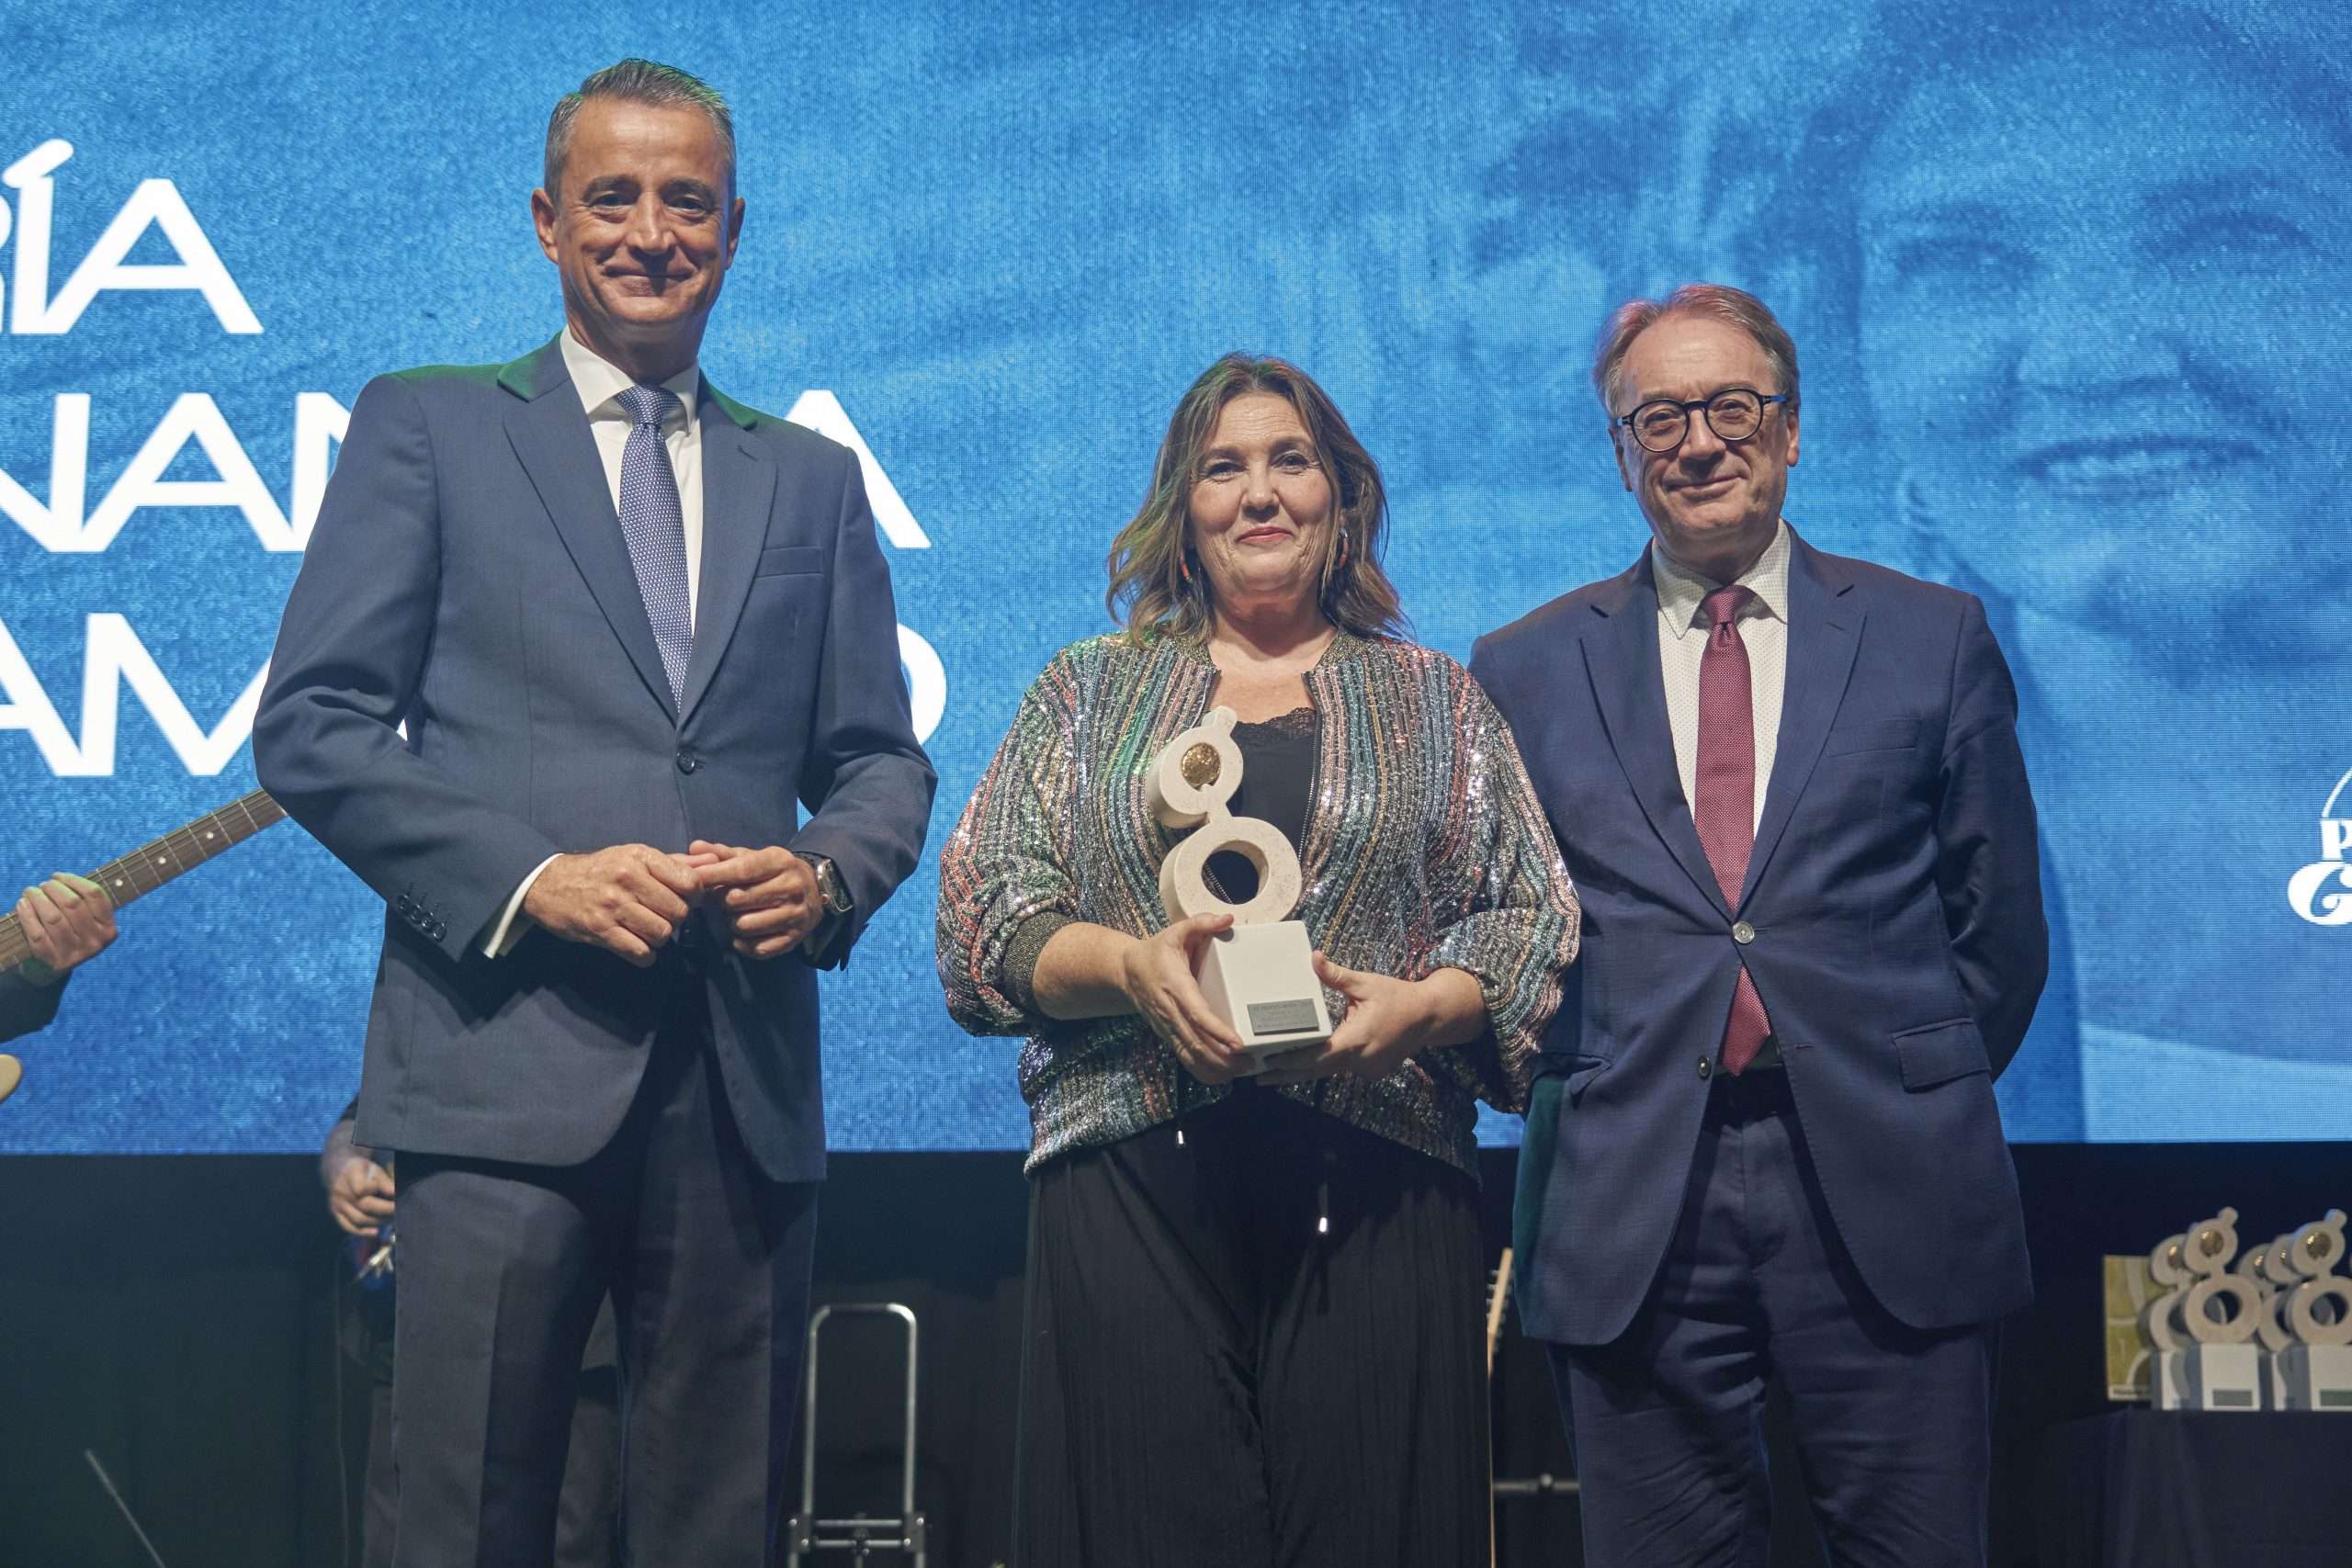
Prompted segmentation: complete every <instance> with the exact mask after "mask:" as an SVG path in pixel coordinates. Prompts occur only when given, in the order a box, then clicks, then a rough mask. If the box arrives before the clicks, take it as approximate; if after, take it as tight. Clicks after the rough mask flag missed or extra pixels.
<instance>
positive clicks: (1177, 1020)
mask: <svg viewBox="0 0 2352 1568" xmlns="http://www.w3.org/2000/svg"><path fill="white" fill-rule="evenodd" d="M1232 924H1233V917H1232V916H1231V915H1194V916H1193V918H1192V919H1189V920H1178V921H1177V922H1176V923H1175V924H1173V925H1171V926H1170V927H1168V928H1167V929H1166V930H1165V931H1160V932H1159V934H1158V935H1157V936H1150V937H1144V938H1140V939H1138V940H1136V942H1134V943H1133V944H1132V945H1130V946H1129V947H1128V948H1127V949H1126V951H1125V953H1124V954H1123V955H1122V957H1121V959H1120V962H1119V988H1120V989H1121V990H1123V991H1125V993H1126V995H1127V1000H1128V1001H1130V1002H1132V1003H1133V1004H1134V1005H1135V1010H1136V1011H1137V1012H1139V1013H1141V1014H1142V1015H1143V1021H1145V1022H1146V1023H1148V1024H1149V1025H1151V1032H1153V1033H1154V1034H1157V1035H1159V1037H1160V1038H1161V1039H1162V1040H1165V1041H1166V1042H1168V1044H1169V1047H1170V1049H1171V1050H1173V1051H1174V1052H1175V1053H1176V1059H1177V1060H1178V1061H1180V1062H1182V1063H1183V1064H1184V1070H1185V1071H1186V1072H1188V1073H1190V1074H1192V1075H1193V1077H1196V1078H1198V1079H1200V1080H1201V1081H1202V1082H1203V1083H1230V1082H1231V1081H1232V1080H1234V1079H1235V1078H1238V1077H1248V1076H1249V1074H1250V1062H1249V1059H1248V1058H1247V1057H1245V1056H1244V1055H1242V1054H1241V1039H1240V1036H1238V1035H1237V1034H1235V1033H1234V1032H1233V1029H1232V1026H1231V1025H1229V1024H1227V1023H1226V1022H1225V1021H1223V1020H1221V1019H1219V1018H1218V1017H1217V1016H1216V1013H1214V1012H1212V1011H1210V1010H1209V999H1208V998H1206V997H1204V996H1203V995H1202V994H1201V984H1200V982H1199V981H1198V980H1196V979H1194V978H1193V958H1194V956H1195V955H1196V954H1198V953H1199V952H1200V950H1201V944H1202V943H1203V942H1207V941H1209V940H1210V939H1212V938H1213V937H1215V936H1216V933H1217V932H1219V931H1224V930H1225V929H1226V928H1227V927H1228V926H1230V925H1232Z"/></svg>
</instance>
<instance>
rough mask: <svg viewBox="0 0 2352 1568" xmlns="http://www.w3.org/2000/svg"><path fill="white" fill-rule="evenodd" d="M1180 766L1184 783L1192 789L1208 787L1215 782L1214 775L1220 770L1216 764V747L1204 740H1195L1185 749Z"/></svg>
mask: <svg viewBox="0 0 2352 1568" xmlns="http://www.w3.org/2000/svg"><path fill="white" fill-rule="evenodd" d="M1182 768H1183V772H1184V782H1185V783H1186V784H1191V785H1192V786H1193V788H1194V789H1206V788H1208V786H1209V785H1211V784H1215V783H1216V775H1217V773H1219V771H1220V770H1219V768H1218V766H1217V756H1216V747H1214V746H1212V745H1210V744H1209V743H1208V742H1207V741H1205V740H1203V741H1199V742H1196V743H1195V744H1194V745H1193V746H1192V747H1190V748H1188V749H1187V750H1185V752H1184V761H1183V762H1182Z"/></svg>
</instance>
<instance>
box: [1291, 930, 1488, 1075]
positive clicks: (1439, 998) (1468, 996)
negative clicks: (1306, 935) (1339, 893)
mask: <svg viewBox="0 0 2352 1568" xmlns="http://www.w3.org/2000/svg"><path fill="white" fill-rule="evenodd" d="M1315 974H1316V977H1317V978H1318V979H1320V980H1321V981H1322V982H1323V983H1324V984H1325V985H1326V986H1329V987H1331V989H1333V990H1335V991H1337V992H1339V993H1340V995H1341V996H1342V997H1345V998H1347V1002H1348V1008H1347V1011H1346V1013H1345V1014H1344V1015H1342V1016H1341V1018H1340V1021H1339V1023H1338V1025H1337V1026H1336V1027H1335V1028H1333V1030H1332V1031H1331V1038H1330V1039H1329V1040H1326V1041H1325V1042H1323V1043H1321V1044H1320V1045H1308V1046H1304V1047H1302V1048H1301V1049H1299V1050H1296V1051H1285V1052H1283V1054H1282V1055H1279V1056H1273V1057H1270V1058H1269V1059H1268V1060H1267V1063H1266V1070H1265V1071H1264V1072H1263V1073H1261V1074H1260V1075H1259V1077H1258V1081H1259V1082H1260V1083H1263V1084H1272V1085H1281V1084H1298V1083H1311V1082H1313V1081H1314V1080H1315V1079H1317V1078H1328V1077H1340V1076H1342V1075H1346V1076H1349V1077H1360V1078H1385V1077H1387V1076H1388V1075H1389V1074H1391V1073H1393V1072H1395V1071H1396V1070H1397V1068H1398V1067H1400V1066H1403V1065H1404V1062H1405V1058H1406V1057H1408V1056H1410V1055H1413V1054H1414V1053H1415V1052H1417V1051H1427V1050H1433V1049H1435V1048H1437V1047H1439V1046H1442V1045H1458V1044H1461V1043H1463V1042H1464V1041H1467V1040H1475V1039H1476V1038H1477V1036H1478V1032H1479V1031H1480V1030H1481V1029H1483V1028H1484V1027H1485V1025H1486V998H1485V997H1484V996H1483V995H1482V994H1481V993H1480V992H1479V989H1478V982H1477V981H1476V980H1474V979H1472V978H1471V977H1470V976H1468V975H1465V974H1464V973H1463V972H1462V971H1461V970H1459V969H1440V970H1438V971H1436V972H1435V973H1433V974H1431V975H1430V976H1429V978H1427V979H1425V980H1397V979H1391V978H1390V977H1389V976H1385V975H1374V974H1368V973H1366V972H1365V971H1363V970H1361V969H1343V968H1341V967H1340V965H1339V964H1334V963H1332V962H1331V961H1330V960H1329V958H1326V957H1325V956H1323V954H1321V953H1317V954H1316V955H1315Z"/></svg>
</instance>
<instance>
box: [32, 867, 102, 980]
mask: <svg viewBox="0 0 2352 1568" xmlns="http://www.w3.org/2000/svg"><path fill="white" fill-rule="evenodd" d="M15 912H16V916H17V923H18V924H19V925H20V926H21V927H22V928H23V930H24V933H25V942H26V944H27V945H28V946H29V947H30V948H31V949H32V956H31V957H30V958H28V959H27V960H25V963H24V974H25V978H26V979H28V980H30V981H32V982H33V983H34V984H35V985H37V986H46V985H53V984H55V983H56V981H57V980H58V979H59V977H60V976H63V975H64V974H65V973H66V972H67V971H68V970H71V969H72V968H73V967H74V965H75V964H82V963H85V962H86V961H87V960H89V959H91V958H94V957H96V956H97V954H98V953H100V952H102V951H103V950H104V949H105V948H106V946H107V943H108V942H112V941H114V939H115V925H114V901H113V900H112V899H110V898H108V897H107V894H106V889H105V888H103V887H100V886H98V885H97V884H96V883H95V882H92V881H90V880H89V879H88V878H86V877H80V876H75V875H74V874H72V873H71V872H63V871H61V872H59V873H58V874H56V875H54V876H52V877H51V878H50V879H49V880H48V881H47V882H44V883H42V884H41V885H40V886H38V887H28V888H26V889H25V893H24V897H21V898H18V899H17V908H16V911H15Z"/></svg>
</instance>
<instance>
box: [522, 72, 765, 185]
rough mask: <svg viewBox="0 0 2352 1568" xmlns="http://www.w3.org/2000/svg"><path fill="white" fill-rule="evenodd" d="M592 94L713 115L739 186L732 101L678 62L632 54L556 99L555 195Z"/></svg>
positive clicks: (551, 159)
mask: <svg viewBox="0 0 2352 1568" xmlns="http://www.w3.org/2000/svg"><path fill="white" fill-rule="evenodd" d="M591 98H616V99H619V100H620V101H622V102H624V103H631V104H651V105H653V106H655V107H663V108H672V107H689V108H697V109H700V110H702V112H703V113H705V114H707V115H708V116H709V117H710V124H711V129H713V130H716V131H718V145H719V147H720V149H721V150H722V151H724V152H726V154H727V180H728V184H729V185H730V186H732V185H733V184H734V181H735V115H734V112H733V111H732V110H730V109H729V108H728V107H727V100H726V99H725V98H723V97H721V96H719V95H718V88H716V87H714V86H712V85H710V84H709V83H707V82H705V81H704V80H703V79H702V78H701V77H699V76H692V75H689V74H687V73H685V72H684V71H681V70H679V69H678V68H677V67H676V66H674V65H662V64H660V63H658V62H654V61H650V60H639V59H637V58H636V57H635V56H631V57H630V58H628V59H627V60H624V61H622V62H619V63H618V64H616V65H607V66H605V68H604V69H603V70H602V71H599V72H597V73H594V75H592V76H590V77H589V78H588V79H587V80H586V81H584V82H582V83H581V84H580V90H579V91H578V92H574V93H566V94H564V96H562V97H560V98H558V99H557V100H556V104H555V112H554V113H553V114H551V115H549V116H548V150H547V166H546V168H545V170H544V171H543V173H542V175H541V177H542V178H544V179H545V180H546V182H547V186H546V189H547V193H548V197H554V196H555V195H556V184H557V182H558V181H560V180H561V179H562V178H563V162H564V159H565V158H566V157H567V156H569V155H570V154H571V126H572V122H573V121H574V120H576V119H578V118H580V107H581V106H582V104H585V103H586V102H587V101H588V100H589V99H591Z"/></svg>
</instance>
